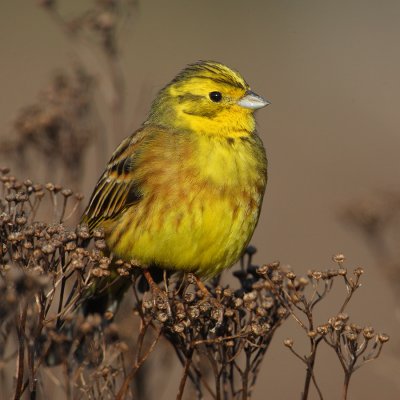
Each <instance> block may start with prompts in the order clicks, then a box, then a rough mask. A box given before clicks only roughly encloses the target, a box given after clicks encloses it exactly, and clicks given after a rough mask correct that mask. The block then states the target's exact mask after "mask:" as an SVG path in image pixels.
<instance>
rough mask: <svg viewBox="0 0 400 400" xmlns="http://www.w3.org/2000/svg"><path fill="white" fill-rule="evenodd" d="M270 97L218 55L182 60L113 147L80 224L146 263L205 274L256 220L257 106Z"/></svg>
mask: <svg viewBox="0 0 400 400" xmlns="http://www.w3.org/2000/svg"><path fill="white" fill-rule="evenodd" d="M266 104H268V102H266V101H265V100H263V99H262V98H261V97H259V96H257V95H255V94H254V93H252V92H250V89H249V86H248V85H247V83H246V82H245V81H244V80H243V78H242V77H241V76H240V75H239V74H238V73H237V72H235V71H233V70H231V69H229V68H228V67H226V66H224V65H222V64H219V63H215V62H200V63H197V64H193V65H190V66H188V67H187V68H186V69H185V70H183V71H182V72H181V73H180V74H179V75H178V76H177V77H176V78H175V79H174V80H173V81H172V82H171V83H170V84H169V85H167V86H166V87H165V88H164V89H162V90H161V92H160V93H159V94H158V96H157V98H156V100H155V101H154V103H153V106H152V108H151V111H150V115H149V117H148V119H147V121H146V122H145V123H144V124H143V126H142V127H141V128H140V129H139V130H138V131H136V132H135V133H134V134H133V135H132V136H130V137H128V138H126V139H125V140H124V141H123V142H122V143H121V144H120V146H119V147H118V148H117V149H116V150H115V152H114V154H113V156H112V158H111V160H110V162H109V163H108V165H107V168H106V170H105V172H104V173H103V175H102V176H101V178H100V180H99V182H98V183H97V186H96V188H95V190H94V193H93V195H92V197H91V200H90V202H89V205H88V207H87V209H86V211H85V213H84V215H83V218H82V221H83V222H85V223H87V224H88V225H89V228H90V229H91V230H92V229H94V228H95V227H101V228H103V229H104V232H105V237H106V242H107V245H108V248H109V250H110V251H111V252H112V253H113V254H115V255H116V256H117V257H120V258H122V259H125V260H127V261H129V260H131V259H134V260H137V261H138V262H139V263H141V264H142V265H143V266H144V267H146V266H150V265H156V266H158V267H161V268H168V269H173V270H181V271H191V272H194V273H197V274H199V275H201V276H205V277H210V276H214V275H216V274H218V273H219V272H221V271H222V270H223V269H225V268H227V267H230V266H231V265H232V264H233V263H234V262H235V261H236V260H237V259H238V258H239V257H240V255H241V254H242V252H243V251H244V249H245V247H246V245H247V244H248V242H249V240H250V238H251V236H252V234H253V231H254V229H255V226H256V224H257V221H258V217H259V213H260V208H261V203H262V199H263V195H264V190H265V186H266V183H267V159H266V156H265V151H264V147H263V145H262V142H261V140H260V138H259V137H258V135H257V134H256V132H255V121H254V115H253V113H254V110H255V109H257V108H261V107H263V106H265V105H266Z"/></svg>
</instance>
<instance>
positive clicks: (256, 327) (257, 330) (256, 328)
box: [250, 321, 264, 336]
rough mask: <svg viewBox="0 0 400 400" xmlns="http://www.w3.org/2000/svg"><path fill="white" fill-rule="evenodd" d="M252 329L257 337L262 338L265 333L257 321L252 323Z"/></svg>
mask: <svg viewBox="0 0 400 400" xmlns="http://www.w3.org/2000/svg"><path fill="white" fill-rule="evenodd" d="M250 329H251V332H252V333H253V334H254V335H256V336H260V335H262V334H263V333H264V330H263V328H262V326H261V325H260V324H259V323H258V322H256V321H252V322H251V325H250Z"/></svg>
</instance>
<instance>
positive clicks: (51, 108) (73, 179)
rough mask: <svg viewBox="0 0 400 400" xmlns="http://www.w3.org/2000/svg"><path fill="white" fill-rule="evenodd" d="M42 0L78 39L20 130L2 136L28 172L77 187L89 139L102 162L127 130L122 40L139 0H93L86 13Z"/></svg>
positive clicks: (6, 149) (11, 159)
mask: <svg viewBox="0 0 400 400" xmlns="http://www.w3.org/2000/svg"><path fill="white" fill-rule="evenodd" d="M37 3H38V5H40V6H41V7H42V9H43V10H44V11H45V12H47V14H48V15H49V17H50V18H51V19H52V21H54V23H55V24H56V27H58V28H59V29H60V30H61V31H62V32H64V34H65V38H66V40H67V41H68V42H69V43H70V44H71V46H70V51H71V52H72V55H71V59H72V60H73V65H72V66H71V67H69V68H64V67H63V69H62V70H61V71H60V72H58V73H57V74H55V76H54V77H53V78H52V80H51V82H50V83H49V84H48V85H47V87H46V89H45V90H42V91H41V93H40V95H39V97H38V99H37V101H36V102H35V103H34V104H32V105H28V106H26V107H24V108H23V109H22V110H21V111H20V112H19V113H18V115H17V117H16V119H15V122H14V129H13V131H14V132H13V133H15V134H13V135H12V139H6V140H2V141H1V142H0V154H1V156H2V157H3V158H7V159H8V163H9V164H11V165H12V166H13V167H14V168H16V169H17V170H18V172H19V173H20V174H21V175H22V174H23V173H24V172H25V171H26V170H27V169H33V170H34V171H35V173H36V178H38V177H40V176H42V177H43V176H44V177H45V180H53V181H54V180H58V181H63V182H65V183H66V184H67V185H68V186H70V187H73V188H75V189H77V190H78V189H80V187H81V186H80V185H81V183H82V181H83V178H84V175H83V174H82V171H84V170H85V168H83V167H84V161H85V160H86V159H87V150H88V148H89V146H90V145H92V144H93V143H95V144H96V152H95V154H96V162H97V163H98V164H99V168H100V167H103V165H104V163H105V162H106V159H107V157H108V155H109V151H108V150H109V148H108V147H109V146H108V140H109V138H110V137H111V138H112V137H113V136H114V135H115V134H121V135H123V134H124V132H125V126H124V125H125V124H124V118H125V116H124V108H125V78H124V74H123V71H122V67H121V54H120V53H121V52H120V42H121V41H122V33H123V32H124V28H125V27H126V26H128V25H129V24H128V23H129V22H131V19H132V15H133V12H134V10H135V9H136V6H137V4H136V1H134V0H94V1H93V2H92V4H89V5H88V7H87V8H86V9H85V10H83V11H81V13H79V14H77V15H74V16H68V17H67V16H64V15H63V14H62V12H61V11H60V10H61V9H63V7H62V4H61V3H62V2H61V1H53V0H38V1H37ZM88 54H91V57H92V58H90V59H89V57H88ZM93 60H95V61H93ZM99 60H100V62H99ZM99 99H102V100H103V103H104V104H105V105H106V107H105V108H104V104H103V103H102V102H101V101H99ZM99 107H101V108H102V113H99V112H98V111H97V110H98V108H99ZM104 109H105V110H106V111H108V114H107V112H106V113H104V111H103V110H104ZM100 114H101V117H100ZM104 114H106V115H104ZM109 121H111V125H112V126H111V127H110V126H109V125H110V124H109ZM108 131H109V132H108ZM95 139H97V140H95ZM112 147H114V143H112ZM33 167H34V168H33Z"/></svg>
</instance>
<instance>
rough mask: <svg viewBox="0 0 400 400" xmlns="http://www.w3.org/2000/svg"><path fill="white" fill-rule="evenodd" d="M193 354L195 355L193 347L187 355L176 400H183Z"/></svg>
mask: <svg viewBox="0 0 400 400" xmlns="http://www.w3.org/2000/svg"><path fill="white" fill-rule="evenodd" d="M192 356H193V349H191V350H190V351H189V354H188V355H187V358H186V363H185V368H184V370H183V376H182V379H181V382H180V384H179V390H178V394H177V396H176V400H182V396H183V391H184V390H185V384H186V381H187V377H188V374H189V368H190V364H191V363H192Z"/></svg>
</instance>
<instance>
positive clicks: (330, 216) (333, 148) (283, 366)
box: [0, 0, 400, 400]
mask: <svg viewBox="0 0 400 400" xmlns="http://www.w3.org/2000/svg"><path fill="white" fill-rule="evenodd" d="M64 3H68V2H66V1H65V2H64ZM85 3H86V2H80V1H78V0H73V1H69V7H70V8H71V10H70V9H66V10H65V12H66V14H68V13H70V12H71V13H73V12H75V11H76V9H80V8H82V7H84V5H85ZM74 7H76V9H75V10H73V9H74ZM399 38H400V2H399V1H396V0H393V1H388V0H383V1H369V0H358V1H357V0H351V1H342V0H336V1H329V0H314V1H312V0H299V1H295V0H292V1H290V0H279V1H272V0H264V1H261V0H258V1H257V0H247V1H240V0H219V1H215V0H204V1H188V0H169V1H165V0H142V1H141V2H140V4H139V8H138V10H137V11H136V15H135V16H134V18H133V19H132V22H131V26H130V27H129V28H128V29H127V31H126V32H125V40H124V41H123V47H122V52H123V69H124V73H125V75H126V77H127V82H126V84H127V104H128V105H127V109H128V112H127V118H126V121H125V124H126V126H127V129H126V130H125V131H123V132H114V134H113V136H110V137H109V138H108V140H109V143H107V144H105V145H106V146H107V151H106V153H107V154H108V156H109V155H110V154H111V152H112V149H113V148H114V147H115V146H116V145H117V144H118V143H119V141H120V140H121V139H122V138H123V137H124V136H126V135H127V134H129V133H130V132H131V131H132V130H133V129H135V128H136V127H137V126H138V125H139V123H140V121H142V120H143V118H144V117H145V114H146V111H147V110H148V108H149V104H150V101H151V99H152V98H153V97H154V95H155V93H156V92H157V91H158V90H159V89H160V88H161V87H162V86H163V85H164V84H165V83H167V82H168V81H169V80H170V79H171V78H172V77H173V76H174V75H175V74H176V72H177V71H178V70H179V69H181V68H182V67H183V66H184V65H186V64H188V63H190V62H193V61H196V60H199V59H212V60H218V61H221V62H223V63H226V64H228V65H229V66H232V67H234V68H236V69H237V70H239V71H240V72H241V73H242V74H243V75H244V76H245V78H246V80H247V81H248V82H249V83H250V84H251V86H252V88H253V90H254V91H256V92H257V93H259V94H261V95H263V96H265V97H266V98H267V99H269V100H271V102H272V105H271V106H269V107H268V108H267V109H264V110H261V111H260V112H259V113H258V126H259V133H260V136H261V137H262V139H263V141H264V143H265V146H266V148H267V152H268V156H269V162H270V181H269V186H268V190H267V195H266V198H265V203H264V208H263V212H262V215H261V220H260V223H259V226H258V229H257V232H256V234H255V236H254V238H253V243H254V244H255V245H256V246H257V247H258V249H259V253H258V254H257V260H256V261H257V262H259V263H263V262H268V261H272V260H275V259H279V260H281V261H282V262H283V263H288V264H290V265H291V266H292V267H293V268H294V270H295V271H296V272H299V273H301V272H304V271H306V270H307V269H308V268H315V267H318V268H328V267H331V266H332V264H331V261H330V258H331V256H332V255H333V254H335V253H338V252H343V253H344V254H345V255H346V256H347V258H348V266H358V265H362V266H363V267H364V268H365V270H366V276H365V278H364V287H363V288H362V289H361V291H360V292H359V293H358V294H357V297H356V299H355V300H354V301H353V303H352V306H351V308H350V310H349V311H350V313H351V315H352V317H353V318H354V319H355V320H357V321H358V322H359V323H360V324H362V325H363V324H371V325H373V326H376V327H377V328H380V329H382V330H383V331H385V332H387V333H389V334H390V335H391V337H392V341H391V343H390V344H389V345H387V348H386V349H384V353H383V355H382V356H381V357H380V359H379V360H378V361H377V362H376V363H371V364H369V365H368V366H365V367H364V368H362V369H361V370H360V371H359V372H357V373H356V375H355V377H354V381H353V382H352V385H351V390H350V398H351V399H378V398H379V399H397V398H398V396H399V393H400V383H399V376H400V375H399V373H400V368H399V362H398V361H396V359H395V354H396V353H397V354H399V342H398V333H397V332H398V328H399V323H398V320H397V321H396V317H395V309H396V307H395V303H396V302H395V297H394V295H393V292H391V291H390V286H389V284H388V283H387V282H386V281H385V279H384V277H383V276H382V273H381V272H380V270H379V267H378V266H377V265H375V263H374V260H373V259H372V257H371V255H370V253H369V251H368V248H367V247H366V246H365V244H364V243H363V242H362V240H361V239H360V237H359V236H357V235H356V234H354V232H353V231H351V230H349V229H348V228H346V227H345V226H344V225H343V224H342V223H341V222H340V221H339V219H338V217H337V215H338V211H339V210H340V209H341V207H342V206H343V205H345V204H347V202H348V201H350V200H353V199H354V198H358V197H362V196H364V195H366V194H368V193H371V192H373V191H374V190H377V189H385V188H397V187H398V182H399V178H400V169H399V161H398V160H399V148H400V133H399V126H400V120H399V110H398V109H399V96H400V79H399V74H400V47H399ZM71 54H73V52H72V49H71V48H70V45H69V44H68V42H67V41H66V39H65V36H64V35H63V34H62V32H61V31H60V29H59V28H58V27H57V26H56V25H55V24H54V22H52V21H51V20H50V19H49V18H48V17H47V16H46V15H45V13H44V12H43V10H41V9H40V8H39V7H37V6H36V5H35V2H34V1H33V0H32V1H27V0H12V1H6V0H1V3H0V127H1V134H2V135H4V136H6V135H9V134H10V133H11V132H12V130H11V126H12V121H13V118H14V117H15V115H16V112H17V111H18V110H19V109H20V107H21V106H23V105H27V104H30V103H32V102H33V101H34V100H35V98H36V96H37V94H38V92H39V91H40V90H41V89H42V88H43V87H44V86H45V84H46V83H47V82H48V79H49V77H50V75H51V73H53V72H54V71H55V70H57V69H61V68H63V67H68V66H69V65H70V62H71ZM80 54H81V55H82V54H83V55H84V57H85V58H86V62H88V63H92V64H93V63H94V62H95V58H93V57H95V56H93V55H91V54H90V52H89V51H88V52H87V54H86V53H85V50H84V49H83V51H81V52H80ZM104 90H107V88H104ZM100 109H101V105H100ZM104 161H106V160H104ZM2 163H3V162H2V160H0V164H2ZM87 170H88V173H87V178H86V183H85V187H86V190H85V191H86V193H85V194H86V195H89V194H90V192H91V190H92V187H93V185H94V183H95V181H96V179H97V177H98V175H99V174H100V172H101V171H100V170H99V168H98V167H97V166H96V165H95V163H93V162H91V161H90V159H88V162H87ZM333 304H335V303H333ZM334 310H335V308H334V307H333V308H332V309H327V311H326V313H325V314H322V315H323V317H322V319H323V320H325V319H327V318H328V317H329V316H331V315H332V314H333V313H334ZM296 331H298V329H297V327H296V326H295V325H294V324H291V323H288V324H286V325H285V326H284V327H283V328H282V329H281V331H280V333H279V335H278V336H277V337H276V340H275V342H274V344H273V346H272V349H271V350H270V352H269V355H267V357H266V361H265V363H264V365H263V370H262V373H261V378H260V381H259V384H258V386H257V389H256V392H255V395H254V398H255V399H265V398H271V399H278V400H279V399H295V398H296V399H297V398H299V393H300V391H301V385H302V382H303V376H304V368H303V366H302V365H301V364H300V363H299V362H298V361H297V360H295V359H294V358H293V357H292V356H290V355H289V354H288V351H287V350H286V349H285V348H284V347H283V346H282V345H281V342H282V339H283V338H285V337H287V336H296V333H295V332H296ZM299 346H300V343H299ZM317 362H318V363H319V365H318V366H317V373H319V376H318V377H319V379H320V382H321V386H322V389H323V392H324V393H326V398H327V399H338V398H340V392H339V390H338V388H339V387H340V386H339V382H340V378H341V371H340V367H339V364H338V361H337V360H336V359H335V358H334V357H333V356H332V355H331V354H330V352H328V351H327V352H324V353H322V354H321V357H319V359H318V360H317ZM172 384H173V381H172V383H170V384H169V385H167V389H168V388H169V389H170V390H171V388H170V387H169V386H171V385H172ZM163 398H165V399H167V398H168V394H165V396H164V397H163Z"/></svg>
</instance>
